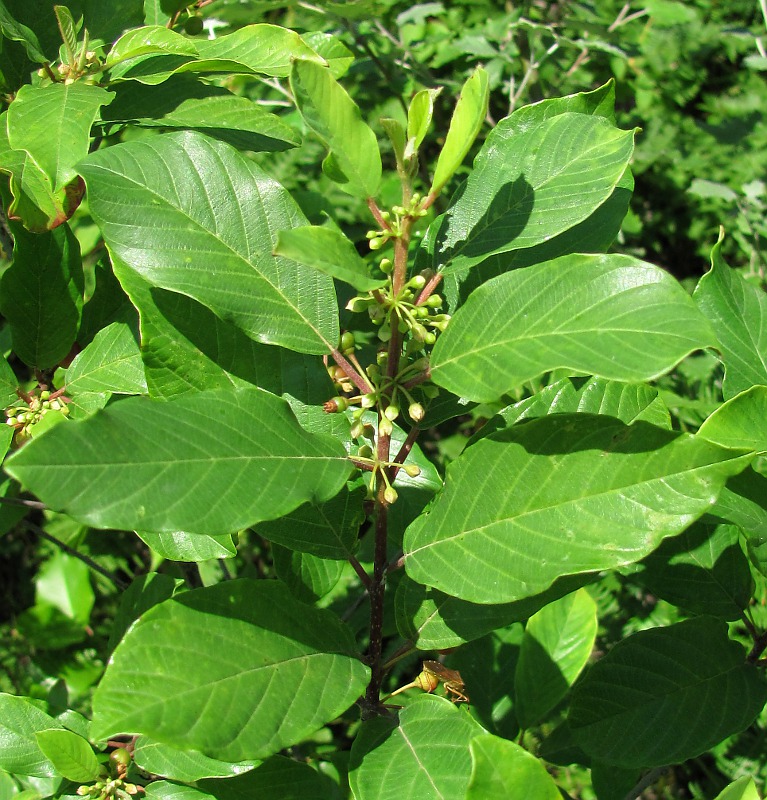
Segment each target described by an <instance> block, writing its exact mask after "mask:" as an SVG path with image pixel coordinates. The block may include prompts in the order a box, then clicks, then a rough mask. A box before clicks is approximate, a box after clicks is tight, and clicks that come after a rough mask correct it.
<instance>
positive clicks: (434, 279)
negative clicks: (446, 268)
mask: <svg viewBox="0 0 767 800" xmlns="http://www.w3.org/2000/svg"><path fill="white" fill-rule="evenodd" d="M441 280H442V273H441V272H438V273H437V274H436V275H432V276H431V278H429V280H428V281H427V282H426V286H424V287H423V289H421V294H419V295H418V300H416V301H415V304H416V305H417V306H420V305H423V304H424V303H425V302H426V300H427V299H428V298H429V297H431V295H432V294H433V293H434V290H435V289H436V288H437V286H439V282H440V281H441Z"/></svg>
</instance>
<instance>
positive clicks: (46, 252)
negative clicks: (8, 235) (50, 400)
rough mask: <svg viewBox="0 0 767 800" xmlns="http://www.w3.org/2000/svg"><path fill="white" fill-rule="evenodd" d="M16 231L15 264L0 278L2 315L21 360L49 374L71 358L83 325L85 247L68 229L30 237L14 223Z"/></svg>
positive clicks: (66, 226)
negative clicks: (83, 247) (49, 370)
mask: <svg viewBox="0 0 767 800" xmlns="http://www.w3.org/2000/svg"><path fill="white" fill-rule="evenodd" d="M11 230H12V232H13V236H14V239H15V241H14V246H13V263H12V264H11V266H10V267H9V268H8V269H7V270H6V271H5V272H4V273H3V275H2V279H0V310H2V313H3V316H5V318H6V319H7V320H8V323H9V325H10V328H11V339H12V342H13V344H12V346H13V350H14V352H15V353H16V355H17V356H18V357H19V358H20V359H21V360H22V361H24V363H26V364H29V365H30V366H33V367H37V368H38V369H49V368H50V367H53V366H55V365H56V364H58V363H59V362H60V361H61V360H62V359H63V358H65V357H66V356H67V355H68V354H69V352H70V350H71V349H72V345H73V344H74V342H75V338H76V336H77V330H78V327H79V325H80V312H81V310H82V305H83V285H84V282H85V281H84V277H83V268H82V261H81V258H80V245H79V244H78V242H77V239H76V238H75V235H74V234H73V233H72V231H71V230H70V228H69V226H68V225H60V226H59V227H58V228H56V230H55V231H46V232H45V233H29V232H28V231H26V230H25V229H24V228H22V227H21V225H18V224H15V223H11Z"/></svg>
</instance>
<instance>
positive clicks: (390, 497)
mask: <svg viewBox="0 0 767 800" xmlns="http://www.w3.org/2000/svg"><path fill="white" fill-rule="evenodd" d="M384 500H386V502H387V503H388V504H389V505H391V504H392V503H396V502H397V491H396V489H394V487H392V486H387V487H386V488H385V489H384Z"/></svg>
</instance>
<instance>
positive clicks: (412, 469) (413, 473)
mask: <svg viewBox="0 0 767 800" xmlns="http://www.w3.org/2000/svg"><path fill="white" fill-rule="evenodd" d="M403 469H404V470H405V472H407V474H408V475H409V476H410V477H411V478H417V477H418V476H419V475H420V474H421V468H420V467H419V466H418V465H417V464H403Z"/></svg>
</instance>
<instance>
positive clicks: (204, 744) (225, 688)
mask: <svg viewBox="0 0 767 800" xmlns="http://www.w3.org/2000/svg"><path fill="white" fill-rule="evenodd" d="M275 608H279V610H280V613H279V614H275V613H274V612H275ZM368 672H369V670H368V668H367V667H365V666H364V665H363V664H362V662H361V661H360V660H359V658H358V656H357V655H356V654H355V644H354V641H353V638H352V636H351V634H350V633H349V631H348V630H347V629H346V628H345V627H344V626H343V625H342V624H341V622H340V621H339V620H338V619H337V618H336V617H335V616H334V615H333V614H331V613H330V612H328V611H322V610H318V609H313V608H311V607H310V606H306V605H304V604H302V603H299V602H298V601H296V600H294V599H293V598H292V597H291V596H290V594H289V592H288V591H287V589H285V587H284V586H281V585H280V584H278V583H276V582H267V581H248V580H238V581H228V582H225V583H223V584H218V585H216V586H212V587H209V588H205V589H197V590H194V591H190V592H185V593H183V594H181V595H179V596H177V597H175V598H173V599H172V600H168V601H166V602H164V603H161V604H160V605H158V606H155V607H154V608H152V609H151V610H150V611H148V612H147V613H146V614H144V615H143V616H142V618H141V619H140V620H139V622H138V623H136V625H135V626H134V627H132V628H131V629H130V631H129V632H128V634H127V635H126V636H125V638H124V639H123V640H122V642H121V643H120V644H119V645H118V647H117V649H116V650H115V652H114V654H113V656H112V660H111V661H110V664H109V666H108V668H107V672H106V674H105V676H104V678H103V680H102V681H101V683H100V685H99V687H98V689H97V691H96V695H95V697H94V701H93V706H94V714H93V716H94V718H93V733H94V736H97V737H99V738H106V737H108V736H112V735H114V734H117V733H118V732H128V731H130V732H132V733H143V734H145V735H147V736H150V737H151V738H153V739H155V740H157V741H159V742H165V743H168V744H170V745H173V746H175V747H183V748H192V749H195V750H199V751H200V752H202V753H204V754H206V755H209V756H211V757H212V758H217V759H221V760H225V761H243V760H245V759H258V758H265V757H266V756H268V755H271V754H272V753H275V752H277V751H279V750H281V749H282V748H284V747H287V746H289V745H291V744H295V743H296V742H298V741H300V740H301V739H303V738H304V737H305V736H307V735H308V734H310V733H312V732H313V731H314V730H316V729H317V728H318V727H320V726H322V725H324V724H325V723H327V722H329V721H330V720H332V719H334V718H335V717H336V716H338V714H340V713H341V712H342V711H344V710H345V709H346V708H348V706H349V705H351V704H352V703H353V702H354V700H355V699H356V698H357V697H358V696H359V694H360V693H361V692H362V691H363V689H364V687H365V684H366V682H367V678H368ZM222 708H226V709H227V714H226V715H222V714H221V713H220V709H222Z"/></svg>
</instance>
